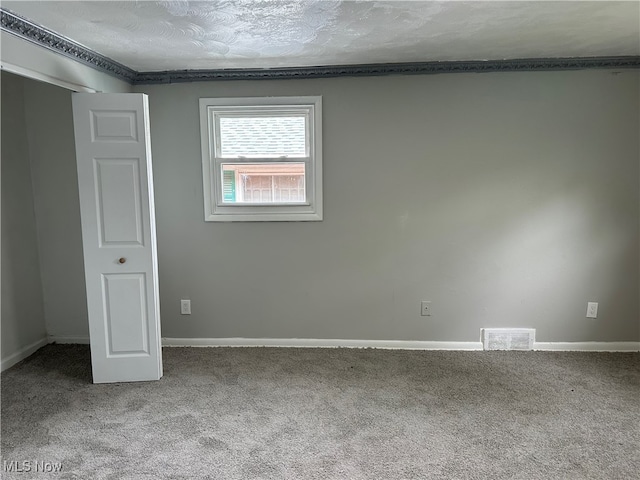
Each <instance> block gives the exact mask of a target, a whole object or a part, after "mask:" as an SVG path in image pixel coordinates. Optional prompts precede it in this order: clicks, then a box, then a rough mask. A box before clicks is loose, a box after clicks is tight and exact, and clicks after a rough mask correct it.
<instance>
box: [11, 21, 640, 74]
mask: <svg viewBox="0 0 640 480" xmlns="http://www.w3.org/2000/svg"><path fill="white" fill-rule="evenodd" d="M0 19H1V24H0V28H1V29H2V30H5V31H7V32H9V33H12V34H14V35H17V36H18V37H21V38H23V39H25V40H28V41H30V42H33V43H35V44H37V45H40V46H42V47H45V48H48V49H49V50H52V51H54V52H56V53H59V54H61V55H65V56H67V57H70V58H72V59H74V60H76V61H78V62H81V63H84V64H86V65H89V66H91V67H93V68H95V69H97V70H100V71H102V72H105V73H108V74H110V75H113V76H115V77H118V78H120V79H122V80H124V81H126V82H129V83H131V84H134V85H149V84H164V83H181V82H204V81H213V80H275V79H295V78H330V77H343V76H346V77H369V76H381V75H427V74H437V73H485V72H518V71H558V70H584V69H603V68H608V69H640V56H623V57H578V58H529V59H514V60H486V61H485V60H473V61H448V62H420V63H386V64H368V65H333V66H320V67H291V68H265V69H222V70H171V71H164V72H136V71H135V70H133V69H131V68H129V67H127V66H125V65H122V64H120V63H118V62H116V61H114V60H112V59H110V58H108V57H105V56H104V55H100V54H99V53H97V52H94V51H93V50H90V49H88V48H86V47H84V46H82V45H80V44H78V43H76V42H74V41H73V40H70V39H68V38H65V37H62V36H60V35H58V34H57V33H55V32H52V31H50V30H47V29H46V28H44V27H41V26H39V25H36V24H34V23H33V22H30V21H28V20H26V19H24V18H22V17H19V16H17V15H15V14H13V13H11V12H9V11H7V10H5V9H2V8H0Z"/></svg>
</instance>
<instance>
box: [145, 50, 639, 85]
mask: <svg viewBox="0 0 640 480" xmlns="http://www.w3.org/2000/svg"><path fill="white" fill-rule="evenodd" d="M594 68H610V69H637V68H640V56H630V57H580V58H529V59H516V60H487V61H482V60H477V61H455V62H421V63H385V64H372V65H334V66H324V67H295V68H269V69H227V70H173V71H166V72H139V73H138V74H137V75H136V77H135V79H134V81H133V83H134V84H136V85H145V84H158V83H180V82H204V81H212V80H275V79H294V78H327V77H372V76H381V75H428V74H436V73H485V72H519V71H556V70H584V69H594Z"/></svg>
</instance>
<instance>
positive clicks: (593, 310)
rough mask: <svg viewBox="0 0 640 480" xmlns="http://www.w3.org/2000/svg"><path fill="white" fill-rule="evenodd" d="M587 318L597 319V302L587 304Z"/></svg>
mask: <svg viewBox="0 0 640 480" xmlns="http://www.w3.org/2000/svg"><path fill="white" fill-rule="evenodd" d="M587 318H598V304H597V302H589V303H587Z"/></svg>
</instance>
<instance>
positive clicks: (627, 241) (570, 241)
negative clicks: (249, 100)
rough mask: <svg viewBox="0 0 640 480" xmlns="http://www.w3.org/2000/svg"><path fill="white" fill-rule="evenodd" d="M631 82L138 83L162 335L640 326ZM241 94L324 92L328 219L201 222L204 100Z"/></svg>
mask: <svg viewBox="0 0 640 480" xmlns="http://www.w3.org/2000/svg"><path fill="white" fill-rule="evenodd" d="M638 84H639V75H638V72H628V71H627V72H611V71H584V72H546V73H497V74H480V75H478V74H455V75H434V76H404V77H403V76H395V77H380V78H342V79H320V80H280V81H253V82H210V83H194V84H176V85H159V86H140V87H137V88H136V89H135V90H137V91H140V92H146V93H148V94H149V95H150V109H151V135H152V148H153V155H154V169H155V172H154V174H155V185H156V208H157V222H158V248H159V266H160V293H161V311H162V329H163V336H165V337H205V338H206V337H236V336H237V337H274V338H279V337H283V338H291V337H307V338H345V339H348V338H356V339H398V340H436V341H437V340H442V341H446V340H450V341H477V340H478V338H479V333H480V328H481V327H506V326H522V327H534V328H536V329H537V334H538V338H537V339H538V340H539V341H636V340H639V339H640V329H639V323H638V319H639V305H638V292H639V289H640V285H639V281H638V276H639V271H638V264H639V261H640V260H639V258H638V257H639V255H638V253H639V250H638V245H639V241H640V238H639V225H638V224H639V217H640V211H639V200H640V199H639V185H638V179H639V175H640V172H639V158H640V152H639V148H640V147H639V133H638V132H639V129H640V125H639V119H638V117H639V108H640V107H639V95H638ZM251 95H253V96H260V95H322V96H323V106H324V119H323V129H324V142H323V143H324V198H325V202H324V207H325V220H324V221H323V222H316V223H233V224H220V223H205V222H204V221H203V205H202V179H201V157H200V138H199V125H198V98H200V97H207V96H251ZM180 298H190V299H191V300H192V309H193V314H192V315H191V316H180V314H179V300H180ZM420 300H431V301H432V302H433V316H432V317H421V316H420V315H419V311H420ZM587 301H596V302H599V304H600V310H599V317H598V319H596V320H590V319H586V318H585V311H586V304H587Z"/></svg>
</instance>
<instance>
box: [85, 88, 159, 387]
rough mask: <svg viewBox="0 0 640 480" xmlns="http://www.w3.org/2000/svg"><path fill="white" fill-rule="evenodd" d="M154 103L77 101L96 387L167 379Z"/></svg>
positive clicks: (94, 96)
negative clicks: (152, 126)
mask: <svg viewBox="0 0 640 480" xmlns="http://www.w3.org/2000/svg"><path fill="white" fill-rule="evenodd" d="M148 112H149V106H148V99H147V96H146V95H144V94H138V93H125V94H102V93H74V94H73V122H74V130H75V138H76V156H77V163H78V185H79V191H80V214H81V218H82V242H83V246H84V268H85V278H86V283H87V306H88V310H89V335H90V342H91V364H92V369H93V381H94V383H105V382H132V381H140V380H158V379H159V378H160V377H162V348H161V345H160V307H159V301H158V267H157V250H156V231H155V213H154V202H153V177H152V171H151V143H150V139H149V117H148Z"/></svg>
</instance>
